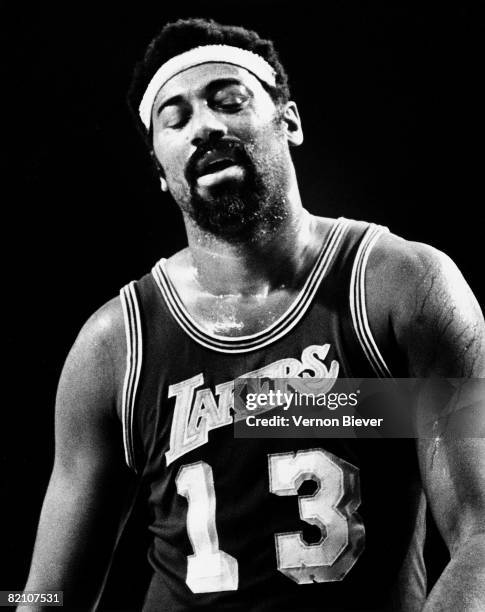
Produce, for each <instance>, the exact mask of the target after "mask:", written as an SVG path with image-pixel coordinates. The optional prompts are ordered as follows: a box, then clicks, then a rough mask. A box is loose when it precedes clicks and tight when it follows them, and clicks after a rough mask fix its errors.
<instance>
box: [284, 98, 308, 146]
mask: <svg viewBox="0 0 485 612" xmlns="http://www.w3.org/2000/svg"><path fill="white" fill-rule="evenodd" d="M281 116H282V120H283V123H284V124H285V126H286V136H287V138H288V142H289V143H290V145H292V146H294V147H298V146H300V145H301V143H302V142H303V130H302V127H301V120H300V115H299V113H298V108H297V106H296V104H295V102H293V101H291V100H290V101H289V102H287V103H286V104H285V106H284V109H283V113H282V115H281Z"/></svg>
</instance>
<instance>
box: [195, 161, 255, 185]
mask: <svg viewBox="0 0 485 612" xmlns="http://www.w3.org/2000/svg"><path fill="white" fill-rule="evenodd" d="M243 177H244V168H242V166H240V165H239V164H233V163H231V165H230V166H226V167H225V168H222V169H221V170H216V171H215V172H210V173H206V174H202V175H200V176H199V178H198V179H197V184H198V186H199V187H202V188H208V187H213V186H215V185H217V184H219V183H222V182H224V181H240V180H242V179H243Z"/></svg>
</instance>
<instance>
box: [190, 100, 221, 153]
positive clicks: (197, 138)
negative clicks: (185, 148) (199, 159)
mask: <svg viewBox="0 0 485 612" xmlns="http://www.w3.org/2000/svg"><path fill="white" fill-rule="evenodd" d="M226 134H227V126H226V124H225V123H224V121H222V120H221V118H220V117H219V116H218V115H217V113H216V112H215V111H214V110H212V109H211V108H210V107H209V106H207V104H200V105H198V107H197V109H195V110H194V113H193V115H192V135H191V143H192V144H193V145H194V146H195V147H198V146H199V145H200V144H201V143H202V142H206V141H208V140H218V139H219V138H222V137H223V136H225V135H226Z"/></svg>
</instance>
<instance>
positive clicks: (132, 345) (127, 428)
mask: <svg viewBox="0 0 485 612" xmlns="http://www.w3.org/2000/svg"><path fill="white" fill-rule="evenodd" d="M120 298H121V306H122V308H123V319H124V322H125V334H126V371H125V378H124V382H123V396H122V403H121V423H122V430H123V448H124V451H125V461H126V463H127V465H128V467H130V468H131V469H133V470H134V471H135V472H136V465H135V449H134V441H133V415H134V408H135V399H136V393H137V390H138V384H139V382H140V373H141V365H142V358H143V339H142V332H141V318H140V307H139V304H138V298H137V295H136V291H135V283H134V282H131V283H129V284H128V285H126V286H125V287H123V288H122V289H121V291H120Z"/></svg>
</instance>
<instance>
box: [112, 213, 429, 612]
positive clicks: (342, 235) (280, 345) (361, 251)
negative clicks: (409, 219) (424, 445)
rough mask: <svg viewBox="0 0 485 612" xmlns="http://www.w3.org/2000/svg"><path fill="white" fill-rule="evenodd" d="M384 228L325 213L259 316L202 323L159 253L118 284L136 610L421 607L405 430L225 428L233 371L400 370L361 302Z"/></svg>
mask: <svg viewBox="0 0 485 612" xmlns="http://www.w3.org/2000/svg"><path fill="white" fill-rule="evenodd" d="M384 231H386V229H385V228H382V227H380V226H376V225H373V224H367V223H363V222H357V221H349V220H347V219H343V218H341V219H338V220H337V221H336V222H335V223H334V225H333V227H332V229H331V231H330V232H329V235H328V237H327V238H326V240H325V244H323V245H322V248H321V251H320V254H319V256H318V258H317V261H316V263H315V265H314V266H313V269H312V271H311V272H310V274H309V275H308V278H307V280H306V282H305V284H304V287H303V289H302V291H301V292H300V294H299V296H298V297H297V298H296V299H295V301H294V302H293V303H292V305H291V306H290V307H289V308H288V310H287V311H286V312H285V313H284V314H283V315H282V316H281V317H280V318H279V319H278V320H277V321H275V322H274V323H273V324H272V325H270V326H269V327H268V328H267V329H265V330H263V331H261V332H259V333H256V334H252V335H249V336H244V337H224V336H217V335H213V334H210V333H208V332H207V331H205V330H204V329H202V328H201V327H200V326H199V325H198V324H197V322H196V321H194V319H193V318H192V317H191V315H190V314H189V312H188V311H187V310H186V308H185V306H184V305H183V303H182V302H181V300H180V297H179V296H178V294H177V293H176V291H175V289H174V287H173V285H172V283H171V281H170V279H169V278H168V275H167V273H166V270H165V262H164V260H161V261H160V262H159V263H158V264H157V265H156V266H155V267H154V268H153V270H152V272H151V273H150V274H147V275H146V276H144V277H143V278H142V279H141V280H140V281H138V282H133V283H130V284H129V285H127V286H126V287H125V288H124V289H122V291H121V298H122V304H123V309H124V315H125V326H126V337H127V347H128V352H127V369H126V376H125V383H124V389H123V407H122V420H123V441H124V447H125V455H126V461H127V463H128V465H129V466H130V467H131V468H132V469H134V470H136V471H137V472H138V474H139V475H140V476H141V477H142V479H143V480H144V482H145V484H146V486H147V489H148V491H149V504H150V511H151V524H150V530H151V532H152V534H153V542H152V545H151V548H150V551H149V561H150V564H151V565H152V567H153V570H154V573H153V578H152V581H151V584H150V587H149V589H148V593H147V595H146V598H145V603H144V608H143V610H144V612H155V611H164V610H166V611H170V612H175V611H178V610H195V609H197V610H199V609H203V610H244V611H265V610H273V611H281V610H295V611H296V610H298V611H300V610H308V611H310V610H320V611H322V610H325V611H336V610H346V611H350V610H352V611H359V612H360V611H363V610H379V611H383V610H402V611H406V612H408V611H412V610H420V609H421V606H422V603H423V601H424V598H425V591H426V584H425V574H424V565H423V559H422V542H423V538H424V513H425V505H424V496H423V493H422V490H421V484H420V478H419V473H418V465H417V459H416V451H415V445H414V441H413V440H404V439H393V440H385V439H377V440H371V439H335V438H333V439H323V438H318V439H315V438H313V439H311V440H307V439H262V438H258V439H238V438H235V437H234V432H233V427H232V425H231V424H232V422H233V418H234V381H235V380H236V379H237V378H239V377H241V376H247V375H249V376H255V377H259V376H266V377H273V378H284V377H293V378H295V377H299V376H302V375H305V376H315V377H325V376H327V377H328V376H330V375H332V376H338V377H352V378H358V377H388V376H391V368H392V369H393V374H394V375H395V376H396V375H397V376H399V375H401V376H405V374H404V373H403V370H402V369H400V368H401V363H400V361H399V355H398V351H397V349H396V350H395V351H392V350H388V351H387V353H386V359H385V358H384V356H383V355H382V353H381V351H380V350H379V348H378V346H377V345H376V342H375V340H374V338H373V336H372V332H371V329H370V326H369V322H368V318H367V312H366V304H365V272H366V266H367V262H368V258H369V254H370V252H371V249H372V247H373V245H374V244H375V242H376V241H377V240H378V238H379V236H380V235H381V234H382V232H384Z"/></svg>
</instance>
